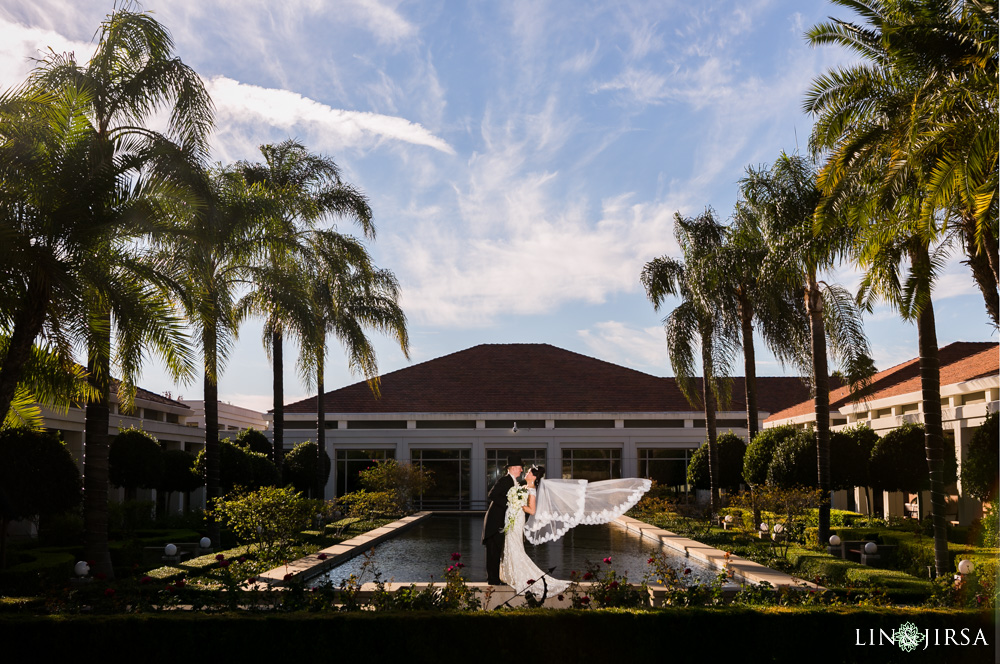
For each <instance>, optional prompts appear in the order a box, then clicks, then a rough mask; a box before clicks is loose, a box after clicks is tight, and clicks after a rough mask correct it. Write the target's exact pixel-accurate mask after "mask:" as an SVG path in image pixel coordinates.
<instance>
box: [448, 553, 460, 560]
mask: <svg viewBox="0 0 1000 664" xmlns="http://www.w3.org/2000/svg"><path fill="white" fill-rule="evenodd" d="M451 559H452V560H461V559H462V554H461V553H453V554H451Z"/></svg>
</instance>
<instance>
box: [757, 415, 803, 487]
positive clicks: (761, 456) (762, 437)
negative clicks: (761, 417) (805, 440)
mask: <svg viewBox="0 0 1000 664" xmlns="http://www.w3.org/2000/svg"><path fill="white" fill-rule="evenodd" d="M797 431H798V429H796V428H795V427H793V426H790V425H785V426H780V427H774V428H773V429H764V430H763V431H761V432H760V433H758V434H757V435H756V436H754V439H753V440H752V441H750V444H749V445H747V450H746V454H745V455H744V456H743V480H744V481H745V482H746V483H747V484H749V485H752V486H754V485H761V484H765V483H767V467H768V466H770V465H771V459H773V458H774V451H775V450H776V449H777V448H778V445H780V444H781V442H782V441H784V440H785V439H787V438H791V437H792V436H794V435H795V433H796V432H797Z"/></svg>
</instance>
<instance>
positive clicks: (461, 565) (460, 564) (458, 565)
mask: <svg viewBox="0 0 1000 664" xmlns="http://www.w3.org/2000/svg"><path fill="white" fill-rule="evenodd" d="M455 567H459V568H461V567H465V563H455Z"/></svg>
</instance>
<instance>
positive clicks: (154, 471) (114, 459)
mask: <svg viewBox="0 0 1000 664" xmlns="http://www.w3.org/2000/svg"><path fill="white" fill-rule="evenodd" d="M162 475H163V449H162V448H161V447H160V443H159V442H158V441H157V440H156V438H154V437H153V436H151V435H149V434H148V433H146V432H145V431H143V430H142V429H136V428H134V427H133V428H129V429H125V430H124V431H120V432H119V433H118V435H117V436H115V437H114V440H112V441H111V445H110V447H109V448H108V479H109V480H110V481H111V483H112V484H114V485H115V486H117V487H123V488H124V489H125V499H126V500H135V497H136V491H137V490H138V489H154V488H156V486H157V485H158V484H159V483H160V478H161V476H162Z"/></svg>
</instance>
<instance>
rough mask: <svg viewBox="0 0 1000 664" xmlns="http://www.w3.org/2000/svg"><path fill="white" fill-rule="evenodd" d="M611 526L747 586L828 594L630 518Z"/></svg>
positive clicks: (622, 519) (777, 572) (813, 586)
mask: <svg viewBox="0 0 1000 664" xmlns="http://www.w3.org/2000/svg"><path fill="white" fill-rule="evenodd" d="M611 523H613V524H614V525H616V526H618V527H619V528H624V529H625V530H627V531H629V532H632V533H635V534H637V535H638V536H639V537H645V538H646V539H650V540H653V541H655V542H659V543H660V544H661V545H662V546H665V547H669V548H671V549H673V550H674V551H676V552H678V553H681V554H684V556H685V557H690V558H694V559H695V560H697V561H699V562H700V563H702V564H704V565H707V566H708V567H711V568H712V569H717V570H719V571H723V570H731V571H732V572H733V573H734V576H735V577H737V578H739V579H740V580H741V581H743V582H745V583H761V582H763V581H766V582H767V583H770V584H771V585H772V586H774V587H775V588H778V587H784V586H791V587H796V588H802V589H804V590H817V591H819V590H825V588H823V587H822V586H818V585H816V584H815V583H812V582H810V581H804V580H802V579H799V578H797V577H794V576H791V575H790V574H785V573H784V572H779V571H777V570H773V569H771V568H770V567H764V566H763V565H761V564H760V563H755V562H753V561H752V560H747V559H746V558H741V557H739V556H733V555H730V554H727V553H726V552H725V551H720V550H719V549H716V548H713V547H711V546H708V545H707V544H702V543H701V542H698V541H696V540H693V539H689V538H687V537H681V536H680V535H677V534H676V533H672V532H670V531H669V530H663V529H662V528H657V527H656V526H651V525H649V524H648V523H645V522H643V521H639V520H638V519H633V518H632V517H630V516H620V517H618V518H617V519H616V520H614V521H612V522H611Z"/></svg>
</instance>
